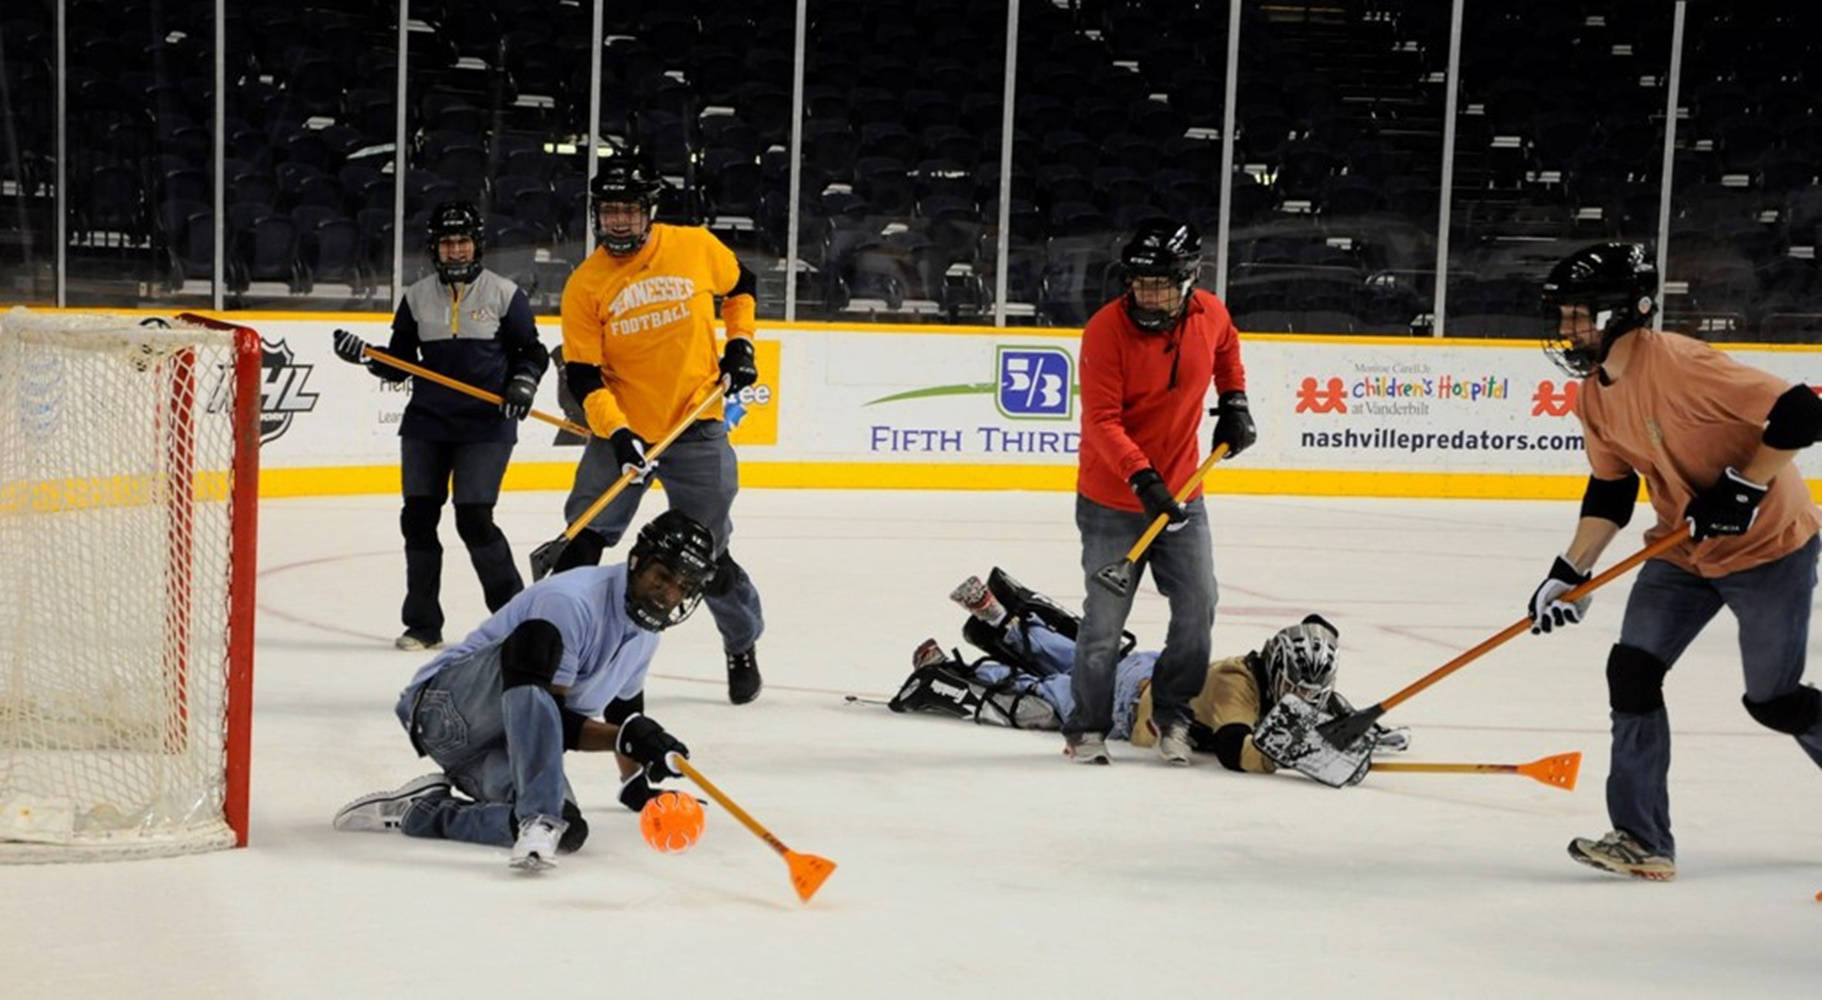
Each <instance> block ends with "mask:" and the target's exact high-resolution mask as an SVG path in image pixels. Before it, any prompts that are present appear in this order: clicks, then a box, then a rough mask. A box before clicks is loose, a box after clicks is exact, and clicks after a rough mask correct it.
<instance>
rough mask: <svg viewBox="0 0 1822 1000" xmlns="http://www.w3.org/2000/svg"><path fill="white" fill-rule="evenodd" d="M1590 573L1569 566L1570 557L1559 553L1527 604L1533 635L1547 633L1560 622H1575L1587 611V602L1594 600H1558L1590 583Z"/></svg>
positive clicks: (1564, 623)
mask: <svg viewBox="0 0 1822 1000" xmlns="http://www.w3.org/2000/svg"><path fill="white" fill-rule="evenodd" d="M1589 579H1591V576H1590V575H1589V574H1587V573H1583V572H1581V571H1579V570H1577V569H1576V568H1575V567H1574V566H1571V565H1569V560H1567V559H1564V558H1563V557H1562V556H1557V557H1556V561H1555V562H1553V563H1551V564H1550V575H1549V576H1546V577H1544V582H1543V583H1540V584H1538V585H1537V589H1536V590H1533V591H1532V592H1531V600H1530V602H1529V603H1528V604H1526V605H1525V614H1527V615H1529V616H1530V618H1531V634H1532V635H1536V634H1538V633H1539V632H1548V631H1550V630H1551V629H1553V628H1555V627H1556V626H1558V625H1574V624H1575V623H1577V622H1579V621H1581V620H1582V616H1583V615H1585V614H1587V613H1588V605H1589V603H1590V602H1592V601H1593V600H1594V598H1592V597H1583V598H1581V599H1580V600H1577V601H1575V602H1573V603H1570V602H1566V601H1562V600H1559V598H1561V597H1562V596H1563V595H1564V594H1567V593H1568V592H1569V591H1571V590H1574V589H1575V588H1576V587H1578V586H1580V585H1581V584H1584V583H1587V582H1588V581H1589Z"/></svg>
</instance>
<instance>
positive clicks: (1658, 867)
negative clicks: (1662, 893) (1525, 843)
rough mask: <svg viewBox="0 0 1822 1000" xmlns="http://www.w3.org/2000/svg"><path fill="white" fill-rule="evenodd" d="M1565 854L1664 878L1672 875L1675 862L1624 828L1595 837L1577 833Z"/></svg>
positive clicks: (1623, 872)
mask: <svg viewBox="0 0 1822 1000" xmlns="http://www.w3.org/2000/svg"><path fill="white" fill-rule="evenodd" d="M1569 856H1570V857H1572V858H1574V859H1575V860H1577V861H1580V862H1581V863H1582V864H1584V865H1587V866H1589V867H1590V868H1599V869H1600V870H1602V871H1606V872H1612V873H1614V874H1615V875H1630V876H1632V877H1633V878H1643V879H1650V880H1652V881H1654V882H1668V881H1670V880H1671V879H1673V878H1676V862H1675V861H1673V860H1671V859H1670V858H1667V857H1665V856H1664V855H1662V854H1657V853H1654V852H1653V851H1652V850H1651V849H1649V848H1647V847H1646V846H1645V845H1643V844H1641V843H1639V842H1638V840H1637V838H1635V837H1633V836H1632V834H1630V833H1627V832H1626V831H1624V830H1613V831H1610V832H1609V833H1608V834H1607V835H1606V836H1605V837H1602V838H1601V839H1599V840H1591V839H1589V838H1587V837H1577V838H1575V839H1574V840H1571V841H1569Z"/></svg>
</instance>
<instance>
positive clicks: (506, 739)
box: [335, 510, 715, 871]
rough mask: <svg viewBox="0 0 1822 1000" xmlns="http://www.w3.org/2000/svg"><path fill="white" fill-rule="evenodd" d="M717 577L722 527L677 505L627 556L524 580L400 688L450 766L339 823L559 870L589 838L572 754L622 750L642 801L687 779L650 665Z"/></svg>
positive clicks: (629, 800) (423, 738)
mask: <svg viewBox="0 0 1822 1000" xmlns="http://www.w3.org/2000/svg"><path fill="white" fill-rule="evenodd" d="M714 574H715V542H714V539H713V537H712V536H710V534H709V532H708V529H707V528H704V527H703V526H702V525H701V524H699V523H697V522H696V521H694V520H692V519H691V518H690V517H689V516H688V515H686V514H684V513H682V512H680V511H676V510H670V511H666V512H665V513H663V514H660V515H659V516H658V517H657V518H655V519H653V520H652V521H651V522H650V523H649V524H647V525H646V526H645V527H644V528H643V529H641V530H640V532H639V538H638V541H636V542H635V543H634V544H633V548H632V551H631V552H630V553H629V554H628V558H627V561H626V562H625V563H624V564H619V565H613V566H602V567H593V566H588V567H578V568H576V569H573V570H569V571H566V572H563V573H557V574H553V575H552V576H550V577H547V578H545V579H544V580H541V581H539V582H538V583H536V584H533V585H532V586H530V587H528V588H526V589H525V590H523V591H521V592H520V593H519V594H518V595H517V596H515V597H514V598H513V599H512V600H511V601H510V602H508V603H507V604H506V605H505V606H504V607H502V608H500V610H498V611H496V612H494V614H493V616H492V617H490V618H488V619H487V620H486V621H484V622H482V623H481V625H480V627H479V628H476V629H475V630H474V631H473V632H471V633H469V634H468V637H467V638H466V639H463V640H462V641H461V642H460V643H458V644H457V645H455V646H453V647H451V648H449V649H447V650H445V651H444V652H442V653H441V654H440V655H438V656H437V658H436V659H434V660H431V661H430V662H429V663H426V664H425V665H424V666H423V667H421V668H419V670H418V672H417V674H416V675H415V676H413V677H412V678H411V683H410V684H408V685H406V687H405V690H404V691H403V692H402V693H401V694H400V695H399V701H398V706H397V709H396V710H397V713H398V717H399V721H400V722H401V723H402V724H403V725H404V726H405V731H406V733H407V734H408V735H409V736H410V738H411V745H412V748H413V749H414V750H416V751H417V752H418V755H419V756H423V757H429V758H431V759H432V760H434V761H435V762H436V763H437V764H438V765H439V766H440V768H441V771H440V772H439V773H436V774H430V775H425V776H424V777H421V778H418V779H416V780H413V781H411V782H407V783H406V784H405V785H403V786H401V787H399V788H396V789H393V790H392V791H388V792H375V793H373V794H372V795H366V796H362V797H361V798H358V799H356V800H354V801H353V802H351V803H349V804H348V805H347V806H344V807H343V808H342V810H341V811H340V812H338V813H336V816H335V828H336V829H338V830H371V831H390V830H398V831H402V832H403V833H405V834H406V835H407V836H412V837H439V838H443V839H447V840H465V841H469V842H471V843H478V844H493V845H497V846H509V845H510V846H511V847H512V849H513V850H512V858H511V864H512V866H513V867H514V868H519V869H523V870H531V871H535V870H538V869H541V868H549V867H552V866H553V865H554V864H555V863H556V862H555V855H556V854H558V853H569V852H570V851H574V850H575V849H577V848H579V847H581V846H582V842H583V840H584V839H585V838H586V837H587V836H588V824H587V823H586V822H585V821H584V820H583V819H582V813H581V810H580V809H579V808H577V806H576V801H575V795H574V794H573V792H572V791H571V790H570V787H569V782H568V780H567V779H565V778H564V776H563V752H564V751H565V750H583V751H599V750H612V751H614V752H615V753H616V754H617V755H618V757H619V764H620V771H621V775H622V776H623V777H625V778H626V784H625V785H624V786H622V788H621V792H620V801H621V802H622V803H623V804H625V805H626V806H627V807H628V808H631V809H638V808H640V807H641V806H643V805H644V804H645V800H646V799H648V798H650V797H651V795H652V794H653V792H652V790H651V783H652V782H655V781H659V780H662V779H664V778H667V777H676V776H678V772H677V771H676V770H674V769H673V768H672V767H671V763H670V759H669V758H670V755H671V754H673V753H674V754H677V755H679V756H683V757H688V756H689V750H688V748H686V747H685V746H684V745H683V743H682V742H681V741H680V740H678V739H677V738H676V737H675V736H672V735H671V734H670V733H667V732H665V730H664V727H662V726H660V725H659V724H658V723H657V722H655V721H653V720H652V719H651V718H650V717H649V716H647V715H645V714H644V691H645V675H646V671H647V670H648V669H649V668H650V666H651V662H652V654H653V653H655V652H657V649H658V633H659V632H660V631H663V630H664V629H666V628H669V627H670V626H672V625H675V624H677V623H678V622H681V621H683V620H684V619H685V618H687V617H689V614H690V612H692V611H694V610H695V609H696V605H697V604H698V603H700V601H701V600H702V592H703V589H704V588H705V587H706V586H707V585H708V583H709V581H710V579H711V578H712V577H713V576H714ZM452 786H453V790H454V791H459V792H461V793H463V794H464V795H465V796H467V797H466V798H462V797H459V796H457V795H453V794H451V792H452Z"/></svg>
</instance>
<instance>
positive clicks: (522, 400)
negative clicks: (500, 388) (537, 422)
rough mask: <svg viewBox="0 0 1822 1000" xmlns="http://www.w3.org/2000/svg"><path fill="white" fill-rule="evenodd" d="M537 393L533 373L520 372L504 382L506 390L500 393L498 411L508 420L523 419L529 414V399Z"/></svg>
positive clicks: (536, 383)
mask: <svg viewBox="0 0 1822 1000" xmlns="http://www.w3.org/2000/svg"><path fill="white" fill-rule="evenodd" d="M537 394H538V379H537V376H535V375H530V374H527V373H526V372H520V373H519V374H517V375H514V376H513V377H512V378H511V379H509V380H507V382H506V391H505V392H502V393H500V413H502V414H503V415H505V417H506V419H508V420H524V419H525V418H526V417H527V416H530V415H531V399H532V397H533V396H536V395H537Z"/></svg>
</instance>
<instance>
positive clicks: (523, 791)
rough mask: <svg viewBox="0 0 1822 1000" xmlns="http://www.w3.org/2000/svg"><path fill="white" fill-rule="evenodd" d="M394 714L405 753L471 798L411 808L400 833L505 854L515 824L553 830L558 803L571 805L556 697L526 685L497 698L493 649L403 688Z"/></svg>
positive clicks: (557, 819) (515, 832) (560, 806)
mask: <svg viewBox="0 0 1822 1000" xmlns="http://www.w3.org/2000/svg"><path fill="white" fill-rule="evenodd" d="M396 712H397V714H398V717H399V722H400V723H402V724H403V725H404V727H405V732H406V733H407V734H408V735H409V736H410V737H411V743H412V746H413V747H414V748H416V749H417V751H418V752H419V753H421V754H423V755H424V756H427V757H429V758H430V759H431V760H434V761H436V762H437V764H438V766H440V767H441V768H442V769H443V773H444V774H445V775H447V776H448V777H449V780H450V781H451V782H452V783H453V784H454V785H455V787H456V789H457V790H458V791H460V792H462V793H463V794H464V795H467V796H468V797H469V798H470V799H473V800H474V801H472V802H469V801H464V800H462V799H458V798H453V797H451V798H443V799H433V800H430V801H428V802H420V803H418V804H417V805H416V806H415V807H413V808H412V810H411V811H410V812H408V813H406V814H405V816H404V819H403V821H402V823H401V829H403V830H404V832H405V833H406V835H407V836H412V837H437V838H442V839H445V840H462V841H467V842H469V843H473V844H492V845H495V846H500V847H511V846H512V844H513V841H514V840H516V839H517V838H518V833H519V824H520V823H521V822H524V821H525V820H528V819H532V818H534V817H539V816H542V817H544V818H546V819H549V820H550V821H552V822H555V823H561V822H562V821H563V804H564V802H565V801H567V802H569V803H571V804H572V807H573V805H574V803H575V795H574V793H572V792H571V791H570V787H569V782H568V781H567V780H566V779H565V778H564V777H563V723H562V720H561V718H560V717H559V715H558V711H557V699H556V698H555V696H553V695H552V694H551V693H550V692H549V691H546V690H545V689H543V688H541V687H533V686H529V685H518V686H515V687H513V688H511V689H509V690H505V691H502V690H501V687H500V650H499V647H497V646H493V647H488V648H486V649H483V650H480V651H478V652H477V653H476V654H475V655H474V656H472V657H470V658H468V659H466V660H463V661H461V662H459V663H452V664H450V665H449V666H447V667H445V668H443V669H442V670H441V671H438V672H437V674H436V675H435V676H433V677H431V678H430V679H429V680H427V681H425V682H424V683H423V684H422V685H420V686H419V687H412V688H406V689H405V691H404V692H403V693H402V694H400V695H399V701H398V706H397V708H396Z"/></svg>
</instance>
